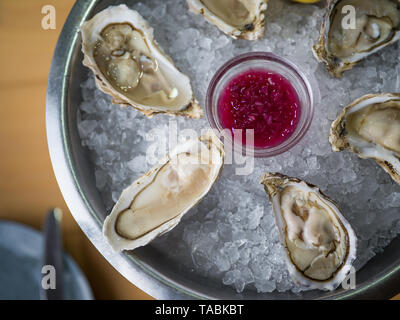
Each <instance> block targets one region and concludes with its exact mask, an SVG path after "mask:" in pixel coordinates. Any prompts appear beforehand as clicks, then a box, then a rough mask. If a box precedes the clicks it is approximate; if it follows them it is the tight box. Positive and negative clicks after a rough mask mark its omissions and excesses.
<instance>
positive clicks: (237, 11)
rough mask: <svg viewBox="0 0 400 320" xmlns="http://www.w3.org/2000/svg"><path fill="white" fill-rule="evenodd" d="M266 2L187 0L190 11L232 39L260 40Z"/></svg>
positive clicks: (261, 0)
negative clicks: (199, 15) (202, 17)
mask: <svg viewBox="0 0 400 320" xmlns="http://www.w3.org/2000/svg"><path fill="white" fill-rule="evenodd" d="M267 2H268V0H187V3H188V5H189V9H190V11H192V12H194V13H197V14H201V15H203V16H204V18H205V19H206V20H207V21H208V22H210V23H212V24H215V25H216V26H217V27H218V28H219V29H221V30H222V31H223V32H225V33H226V34H228V35H230V36H231V37H233V38H234V39H237V38H242V39H247V40H256V39H260V38H261V37H262V36H263V35H264V31H265V27H264V20H265V15H264V11H265V10H267Z"/></svg>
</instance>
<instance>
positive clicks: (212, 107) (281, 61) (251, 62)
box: [206, 52, 314, 157]
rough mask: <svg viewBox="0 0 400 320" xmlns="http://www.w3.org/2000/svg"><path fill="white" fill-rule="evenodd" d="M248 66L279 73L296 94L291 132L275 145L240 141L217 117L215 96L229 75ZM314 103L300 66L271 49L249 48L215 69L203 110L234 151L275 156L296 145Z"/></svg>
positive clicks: (218, 93)
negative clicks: (295, 121) (295, 117)
mask: <svg viewBox="0 0 400 320" xmlns="http://www.w3.org/2000/svg"><path fill="white" fill-rule="evenodd" d="M249 69H263V70H268V71H271V72H274V73H278V74H280V75H282V76H283V77H284V78H286V79H287V80H288V81H289V82H290V84H291V85H292V86H293V88H294V90H295V91H296V93H297V95H298V97H299V101H300V110H301V111H300V118H299V121H298V124H297V126H296V128H295V130H294V132H293V133H292V135H291V136H290V137H289V138H288V139H286V140H285V141H283V142H282V143H281V144H279V145H277V146H274V147H266V148H257V147H253V146H251V145H245V144H242V143H241V142H240V141H238V139H233V137H232V135H231V134H230V133H228V132H227V130H226V129H225V130H224V128H223V126H222V125H221V121H220V119H219V117H218V100H219V97H220V95H221V93H222V91H223V90H224V88H225V87H226V86H227V84H228V83H229V82H230V80H231V79H233V78H234V77H235V76H237V75H238V74H240V73H243V72H244V71H246V70H249ZM313 104H314V98H313V90H312V86H311V84H310V81H309V80H308V79H307V78H306V76H305V75H304V73H303V72H302V71H301V70H300V68H299V67H298V66H296V65H295V64H294V63H292V62H291V61H289V60H287V59H285V58H282V57H278V56H277V55H275V54H273V53H270V52H250V53H245V54H241V55H239V56H237V57H235V58H233V59H231V60H229V61H228V62H226V63H225V64H224V65H223V66H222V67H221V68H220V69H219V70H218V71H217V72H216V73H215V75H214V77H213V78H212V79H211V82H210V84H209V86H208V90H207V94H206V114H207V119H208V122H209V123H210V126H211V127H212V128H213V129H216V130H218V131H219V133H220V134H221V136H222V137H223V139H224V143H225V145H226V144H227V143H228V144H229V143H230V145H231V146H233V149H234V150H235V151H239V152H241V153H242V154H246V155H250V154H254V156H255V157H271V156H276V155H278V154H281V153H283V152H286V151H287V150H289V149H290V148H292V147H293V146H295V145H296V144H297V143H298V142H299V141H300V140H301V139H302V138H303V137H304V135H305V134H306V132H307V130H308V128H309V127H310V124H311V121H312V118H313V115H314V105H313Z"/></svg>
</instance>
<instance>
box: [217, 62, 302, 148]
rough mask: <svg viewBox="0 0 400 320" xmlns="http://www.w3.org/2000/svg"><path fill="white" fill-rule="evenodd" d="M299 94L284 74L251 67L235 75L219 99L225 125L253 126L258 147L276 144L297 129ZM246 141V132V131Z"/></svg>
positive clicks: (219, 109) (222, 121) (231, 129)
mask: <svg viewBox="0 0 400 320" xmlns="http://www.w3.org/2000/svg"><path fill="white" fill-rule="evenodd" d="M300 109H301V106H300V101H299V97H298V95H297V93H296V91H295V89H294V88H293V86H292V85H291V84H290V82H289V81H288V80H287V79H286V78H284V77H283V76H282V75H280V74H277V73H274V72H270V71H268V70H262V69H250V70H247V71H245V72H243V73H241V74H239V75H237V76H236V77H234V78H233V79H232V80H231V81H230V82H229V83H228V84H227V85H226V87H225V88H224V89H223V90H222V93H221V96H220V97H219V100H218V117H219V120H220V122H221V125H222V126H223V127H224V128H225V129H229V130H230V131H231V132H232V134H233V133H234V129H253V130H254V147H255V148H268V147H274V146H277V145H279V144H281V143H282V142H284V141H285V140H287V139H288V138H289V137H290V136H291V135H292V134H293V132H294V130H295V128H296V126H297V123H298V119H299V117H300ZM242 135H243V141H242V142H243V143H246V141H245V135H246V134H245V131H243V133H242Z"/></svg>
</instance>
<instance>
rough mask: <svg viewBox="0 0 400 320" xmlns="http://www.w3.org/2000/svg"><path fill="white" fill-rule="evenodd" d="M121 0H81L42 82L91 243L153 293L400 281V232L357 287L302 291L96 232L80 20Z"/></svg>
mask: <svg viewBox="0 0 400 320" xmlns="http://www.w3.org/2000/svg"><path fill="white" fill-rule="evenodd" d="M122 2H123V1H106V0H79V1H77V2H76V4H75V6H74V7H73V9H72V11H71V13H70V15H69V17H68V20H67V22H66V23H65V25H64V28H63V30H62V32H61V35H60V38H59V40H58V43H57V47H56V50H55V53H54V57H53V61H52V65H51V69H50V74H49V79H48V88H47V101H46V125H47V139H48V144H49V152H50V157H51V161H52V164H53V168H54V172H55V175H56V178H57V181H58V184H59V186H60V189H61V192H62V193H63V196H64V198H65V201H66V203H67V205H68V207H69V209H70V211H71V213H72V215H73V216H74V218H75V220H76V221H77V222H78V224H79V225H80V227H81V228H82V230H83V231H84V233H85V234H86V235H87V237H88V238H89V239H90V240H91V241H92V243H93V244H94V245H95V247H96V248H97V250H99V252H100V253H101V254H102V255H103V256H104V257H105V258H106V259H107V260H108V261H109V262H110V263H111V264H112V265H113V266H114V268H115V269H117V270H118V271H119V272H120V273H121V274H122V275H123V276H124V277H125V278H127V279H128V280H129V281H131V282H132V283H133V284H135V285H136V286H137V287H139V288H140V289H142V290H144V291H145V292H147V293H148V294H150V295H152V296H153V297H155V298H157V299H196V298H200V299H348V298H352V299H368V298H369V299H387V298H390V297H392V296H393V295H395V294H396V293H398V291H399V288H400V255H399V252H400V238H399V237H397V238H396V239H395V240H394V241H393V242H392V243H391V244H390V245H389V246H388V247H386V249H385V250H384V252H383V253H380V254H378V255H376V256H375V257H374V258H373V259H372V260H370V261H369V262H368V263H367V265H366V266H365V267H363V268H362V269H361V270H360V271H359V272H357V281H356V282H357V287H356V289H355V290H349V291H345V290H343V289H337V290H336V291H333V292H323V291H316V290H314V291H308V292H303V293H301V294H292V293H279V292H272V293H263V294H258V293H257V292H256V291H252V290H250V289H248V290H245V291H244V292H243V293H241V294H238V293H236V291H235V290H234V289H233V288H231V287H228V286H224V285H223V284H222V283H216V282H215V281H212V280H211V279H207V278H203V277H201V276H196V275H194V274H193V273H192V272H191V271H190V270H182V268H180V267H179V266H177V265H176V264H174V263H172V262H171V261H168V259H167V257H165V256H164V255H163V253H162V252H159V251H158V250H156V249H155V248H154V247H152V246H151V245H148V246H146V247H143V248H139V249H137V250H135V251H134V252H124V253H120V254H116V253H114V252H113V251H112V249H111V247H110V246H109V245H108V243H107V242H106V241H105V239H104V238H103V235H102V230H101V228H102V222H103V220H104V218H105V216H106V215H107V214H108V213H107V212H106V210H105V207H104V205H103V202H102V200H101V198H100V194H99V192H98V191H97V189H96V186H95V179H94V172H93V169H92V166H91V163H90V160H89V156H88V152H87V151H86V150H85V149H84V148H83V147H82V146H81V143H80V138H79V134H78V130H77V119H76V116H77V108H78V106H79V104H80V102H81V99H82V97H81V91H80V84H81V81H82V79H84V75H86V72H87V70H86V69H85V68H84V67H83V66H82V63H81V62H82V58H83V56H82V53H81V51H80V47H81V38H80V34H79V32H78V30H79V27H80V25H81V24H82V23H83V22H84V21H85V20H86V19H87V18H90V17H91V16H93V15H94V14H95V13H97V12H98V11H100V10H103V9H104V8H106V7H107V6H109V5H113V4H120V3H122Z"/></svg>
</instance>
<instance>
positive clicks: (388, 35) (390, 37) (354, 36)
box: [313, 0, 400, 77]
mask: <svg viewBox="0 0 400 320" xmlns="http://www.w3.org/2000/svg"><path fill="white" fill-rule="evenodd" d="M346 6H352V7H353V8H355V14H356V19H355V25H354V26H351V25H350V24H349V25H347V23H348V20H347V15H346V12H347V13H348V11H346V10H347V8H349V7H346ZM343 8H344V13H343V12H342V9H343ZM343 24H345V28H344V26H343ZM354 27H355V28H354ZM399 39H400V0H330V1H328V4H327V8H326V13H325V16H324V19H323V23H322V27H321V32H320V37H319V40H318V43H317V44H316V45H314V47H313V52H314V55H315V57H316V58H317V59H318V60H319V61H321V62H324V63H325V65H326V67H327V69H328V72H329V73H330V74H332V75H333V76H335V77H340V76H341V75H342V73H343V71H346V70H349V69H351V68H353V66H354V65H355V64H356V63H357V62H359V61H360V60H362V59H364V58H366V57H367V56H369V55H371V54H373V53H375V52H377V51H378V50H380V49H382V48H384V47H386V46H388V45H390V44H392V43H394V42H395V41H397V40H399Z"/></svg>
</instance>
